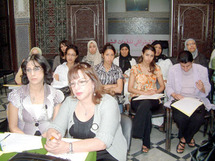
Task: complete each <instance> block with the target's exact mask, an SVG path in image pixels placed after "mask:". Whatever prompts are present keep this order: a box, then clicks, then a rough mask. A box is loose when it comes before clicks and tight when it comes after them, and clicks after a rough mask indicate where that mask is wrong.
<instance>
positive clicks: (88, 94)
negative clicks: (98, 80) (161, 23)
mask: <svg viewBox="0 0 215 161" xmlns="http://www.w3.org/2000/svg"><path fill="white" fill-rule="evenodd" d="M78 75H79V78H77V79H73V80H71V82H70V87H71V89H72V91H73V94H74V95H75V96H76V97H77V99H78V100H80V101H82V100H86V99H88V98H92V96H93V93H94V83H93V82H92V81H91V79H90V78H89V77H88V76H87V75H84V74H83V73H82V72H81V71H80V70H79V71H78Z"/></svg>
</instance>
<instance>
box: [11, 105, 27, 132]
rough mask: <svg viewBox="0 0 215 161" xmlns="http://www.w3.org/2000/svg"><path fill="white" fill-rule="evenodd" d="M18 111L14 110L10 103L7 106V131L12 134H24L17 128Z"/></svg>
mask: <svg viewBox="0 0 215 161" xmlns="http://www.w3.org/2000/svg"><path fill="white" fill-rule="evenodd" d="M18 111H19V109H18V108H16V107H15V106H14V105H13V104H12V103H11V102H10V103H9V105H8V122H9V129H10V132H12V133H21V134H24V132H23V131H22V130H21V129H19V128H18Z"/></svg>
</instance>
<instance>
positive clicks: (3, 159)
mask: <svg viewBox="0 0 215 161" xmlns="http://www.w3.org/2000/svg"><path fill="white" fill-rule="evenodd" d="M45 143H46V138H42V144H43V146H44V144H45ZM27 152H29V153H38V154H46V153H47V151H46V149H45V148H42V149H35V150H29V151H27ZM16 154H17V153H16V152H13V153H5V154H2V155H1V156H0V160H1V161H7V160H8V159H10V158H11V157H13V156H14V155H16ZM85 161H96V152H89V153H88V155H87V158H86V160H85Z"/></svg>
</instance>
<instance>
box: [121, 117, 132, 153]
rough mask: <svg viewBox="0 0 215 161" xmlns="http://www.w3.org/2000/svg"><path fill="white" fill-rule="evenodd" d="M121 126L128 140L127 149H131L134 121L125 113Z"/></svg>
mask: <svg viewBox="0 0 215 161" xmlns="http://www.w3.org/2000/svg"><path fill="white" fill-rule="evenodd" d="M121 126H122V133H123V135H124V137H125V139H126V141H127V150H128V151H129V150H130V145H131V136H132V135H131V132H132V121H131V119H130V118H129V117H128V116H126V115H124V114H121Z"/></svg>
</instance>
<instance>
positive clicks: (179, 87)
mask: <svg viewBox="0 0 215 161" xmlns="http://www.w3.org/2000/svg"><path fill="white" fill-rule="evenodd" d="M178 62H179V63H178V64H176V65H174V66H172V67H171V68H170V70H169V75H168V79H167V85H166V92H167V96H168V98H169V101H168V102H166V104H165V106H167V107H171V105H170V104H171V103H172V102H175V101H177V100H180V99H182V98H184V97H193V98H197V99H199V100H201V101H202V102H203V103H204V104H203V105H201V106H200V107H198V108H197V109H196V111H195V112H194V113H193V114H192V115H191V116H190V117H188V116H187V115H185V114H184V113H182V112H180V111H179V110H177V109H176V108H174V107H172V111H173V119H174V120H175V122H176V124H177V125H178V128H179V133H178V137H179V144H178V145H177V148H176V151H177V153H183V152H184V149H185V144H186V143H187V144H188V145H189V146H190V147H195V141H194V139H193V137H194V135H195V134H196V133H197V132H198V130H199V128H200V126H201V125H202V124H203V122H204V115H205V107H206V108H207V109H208V110H210V109H211V108H212V105H211V104H210V102H209V100H208V99H207V98H206V97H207V95H208V93H209V92H210V87H211V86H210V83H209V80H208V71H207V68H205V67H203V66H202V65H199V64H195V63H193V55H192V54H191V53H190V52H189V51H182V52H180V53H179V55H178ZM213 106H214V105H213ZM188 108H189V107H188Z"/></svg>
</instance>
